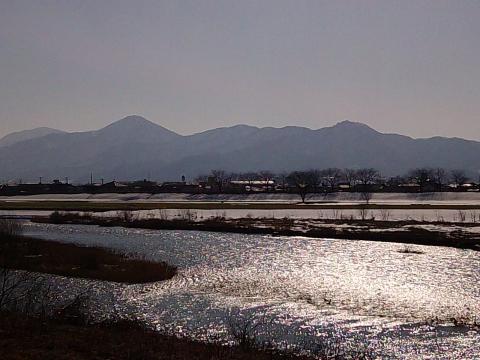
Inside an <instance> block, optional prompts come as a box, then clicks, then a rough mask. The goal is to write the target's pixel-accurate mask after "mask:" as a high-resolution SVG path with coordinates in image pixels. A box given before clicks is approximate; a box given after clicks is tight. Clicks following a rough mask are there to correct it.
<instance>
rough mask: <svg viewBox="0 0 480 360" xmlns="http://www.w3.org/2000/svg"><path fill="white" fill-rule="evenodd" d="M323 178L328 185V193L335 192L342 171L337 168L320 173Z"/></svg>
mask: <svg viewBox="0 0 480 360" xmlns="http://www.w3.org/2000/svg"><path fill="white" fill-rule="evenodd" d="M322 175H323V178H324V180H325V182H326V183H327V184H328V186H329V188H330V191H332V192H333V191H335V188H336V186H337V185H338V182H339V181H340V179H341V177H342V170H340V169H337V168H328V169H325V170H323V171H322Z"/></svg>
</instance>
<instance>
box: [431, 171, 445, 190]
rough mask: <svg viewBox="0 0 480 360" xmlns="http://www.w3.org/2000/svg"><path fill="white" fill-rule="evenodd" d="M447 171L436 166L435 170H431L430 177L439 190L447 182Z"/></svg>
mask: <svg viewBox="0 0 480 360" xmlns="http://www.w3.org/2000/svg"><path fill="white" fill-rule="evenodd" d="M447 178H448V176H447V172H446V171H445V169H442V168H436V169H435V170H433V171H432V179H433V181H434V182H435V186H436V187H437V189H438V190H439V191H442V189H443V186H444V185H445V183H446V182H447Z"/></svg>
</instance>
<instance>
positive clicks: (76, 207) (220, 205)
mask: <svg viewBox="0 0 480 360" xmlns="http://www.w3.org/2000/svg"><path fill="white" fill-rule="evenodd" d="M156 209H195V210H230V209H239V210H282V209H284V210H294V209H297V210H299V209H318V210H327V209H339V210H352V209H354V210H359V209H369V210H375V209H388V210H424V209H430V210H480V204H477V205H459V204H368V205H367V204H338V203H308V202H307V203H306V204H299V203H280V202H271V203H268V202H258V203H254V202H251V203H247V202H220V201H219V202H201V201H185V202H183V201H182V202H101V201H95V202H93V201H92V202H90V201H46V200H39V201H0V210H6V211H15V210H46V211H54V210H58V211H116V210H119V211H121V210H156Z"/></svg>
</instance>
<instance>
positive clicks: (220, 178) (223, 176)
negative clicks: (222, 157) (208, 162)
mask: <svg viewBox="0 0 480 360" xmlns="http://www.w3.org/2000/svg"><path fill="white" fill-rule="evenodd" d="M210 174H211V177H212V179H213V182H214V183H215V185H216V186H217V189H218V192H220V193H221V192H223V190H224V188H225V186H226V185H227V184H228V183H229V181H230V178H231V176H230V175H229V174H227V172H226V171H225V170H212V171H211V172H210Z"/></svg>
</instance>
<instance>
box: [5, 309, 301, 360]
mask: <svg viewBox="0 0 480 360" xmlns="http://www.w3.org/2000/svg"><path fill="white" fill-rule="evenodd" d="M0 333H1V336H0V358H1V359H4V360H7V359H9V360H10V359H11V360H17V359H18V360H20V359H38V360H43V359H66V360H67V359H68V360H83V359H84V360H87V359H88V360H90V359H118V360H133V359H135V360H140V359H142V360H150V359H152V360H153V359H157V360H158V359H171V360H189V359H198V360H212V359H218V360H220V359H224V360H228V359H232V360H246V359H258V360H273V359H279V360H280V359H285V360H286V359H293V358H295V359H301V358H297V357H294V356H289V355H287V354H285V355H282V354H279V353H275V352H273V351H267V350H264V351H262V350H255V349H253V348H246V347H242V346H220V345H216V344H206V343H200V342H195V341H190V340H186V339H178V338H176V337H174V336H165V335H161V334H159V333H156V332H154V331H151V330H148V329H145V328H144V327H142V326H141V325H140V324H137V323H136V322H132V321H120V322H116V323H108V324H107V323H102V324H97V325H82V324H78V323H77V324H74V323H72V322H70V321H65V319H40V318H36V317H27V316H24V315H21V314H12V313H1V314H0ZM303 359H306V358H303Z"/></svg>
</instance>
